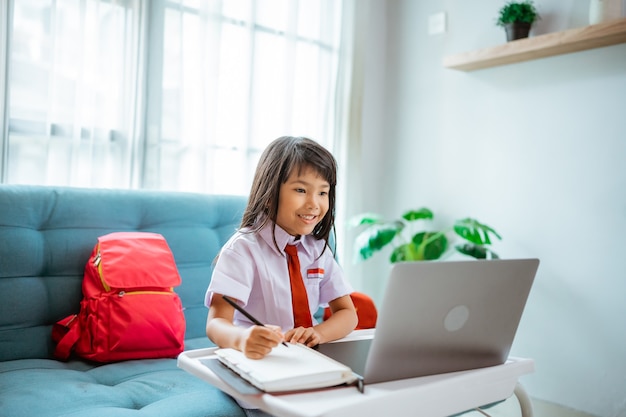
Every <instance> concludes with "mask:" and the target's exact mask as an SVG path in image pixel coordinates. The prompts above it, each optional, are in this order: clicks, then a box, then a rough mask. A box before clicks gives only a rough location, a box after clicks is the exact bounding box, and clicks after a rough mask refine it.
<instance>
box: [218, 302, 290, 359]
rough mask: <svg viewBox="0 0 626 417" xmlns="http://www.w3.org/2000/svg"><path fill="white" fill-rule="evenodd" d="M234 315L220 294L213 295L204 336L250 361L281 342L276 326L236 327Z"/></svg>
mask: <svg viewBox="0 0 626 417" xmlns="http://www.w3.org/2000/svg"><path fill="white" fill-rule="evenodd" d="M234 314H235V309H234V308H233V307H232V306H231V305H230V304H228V303H227V302H226V301H225V300H224V299H223V298H222V295H221V294H213V296H212V297H211V306H210V307H209V315H208V317H207V324H206V334H207V336H208V337H209V339H211V340H212V341H213V343H215V344H216V345H218V346H219V347H221V348H233V349H237V350H240V351H241V352H243V353H244V354H245V355H246V356H247V357H249V358H251V359H260V358H262V357H264V356H265V355H267V354H268V353H269V352H270V351H271V350H272V348H274V347H276V345H278V344H279V343H281V342H282V341H283V335H282V333H281V332H280V328H279V327H278V326H270V325H266V326H252V327H248V328H243V327H237V326H235V325H234V324H233V316H234Z"/></svg>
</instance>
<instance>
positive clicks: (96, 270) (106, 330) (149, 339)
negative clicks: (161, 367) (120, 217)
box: [52, 232, 185, 362]
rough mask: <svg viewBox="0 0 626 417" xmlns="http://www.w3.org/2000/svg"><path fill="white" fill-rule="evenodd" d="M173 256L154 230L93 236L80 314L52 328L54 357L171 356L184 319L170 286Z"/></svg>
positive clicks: (175, 280) (179, 343)
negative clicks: (94, 240) (71, 354)
mask: <svg viewBox="0 0 626 417" xmlns="http://www.w3.org/2000/svg"><path fill="white" fill-rule="evenodd" d="M180 282H181V279H180V275H179V274H178V270H177V268H176V263H175V262H174V256H173V255H172V252H171V251H170V248H169V246H168V245H167V242H166V241H165V239H164V238H163V236H161V235H160V234H157V233H146V232H117V233H110V234H108V235H105V236H101V237H99V238H98V243H97V244H96V246H95V248H94V249H93V252H92V254H91V257H90V258H89V261H88V262H87V265H86V266H85V275H84V278H83V300H82V301H81V303H80V312H79V313H78V314H74V315H71V316H68V317H66V318H64V319H63V320H60V321H59V322H57V323H56V324H55V325H54V326H53V330H52V338H53V339H54V340H55V341H56V342H57V343H58V344H57V346H56V349H55V352H54V355H55V357H57V358H59V359H62V360H67V358H68V357H69V355H70V353H71V352H72V351H74V352H75V353H76V354H77V355H78V356H81V357H83V358H85V359H89V360H93V361H97V362H110V361H121V360H127V359H145V358H162V357H176V356H177V355H178V354H179V353H180V352H182V350H183V341H184V337H185V317H184V315H183V308H182V304H181V301H180V298H179V297H178V295H177V294H176V293H175V292H174V290H173V287H175V286H177V285H179V284H180Z"/></svg>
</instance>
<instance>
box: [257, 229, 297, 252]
mask: <svg viewBox="0 0 626 417" xmlns="http://www.w3.org/2000/svg"><path fill="white" fill-rule="evenodd" d="M272 229H274V234H275V237H276V244H277V245H278V247H279V248H280V250H277V249H276V245H275V244H274V236H272ZM259 235H260V236H261V238H262V239H263V240H264V241H265V242H266V243H267V244H268V245H269V246H270V247H271V248H272V250H274V251H277V252H278V253H279V254H281V255H283V254H284V253H285V246H287V245H296V244H301V245H302V247H303V248H304V249H305V250H308V246H309V244H308V240H309V239H308V236H300V237H299V238H298V239H296V236H292V235H290V234H289V233H287V232H286V231H285V230H284V229H283V228H282V227H280V226H279V225H277V224H276V223H274V222H271V221H270V222H268V223H267V224H266V225H265V226H263V228H262V229H261V230H260V231H259Z"/></svg>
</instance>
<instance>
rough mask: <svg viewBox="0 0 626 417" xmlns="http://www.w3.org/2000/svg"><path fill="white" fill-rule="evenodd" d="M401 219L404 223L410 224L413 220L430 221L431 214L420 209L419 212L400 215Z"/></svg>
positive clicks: (425, 209) (413, 211)
mask: <svg viewBox="0 0 626 417" xmlns="http://www.w3.org/2000/svg"><path fill="white" fill-rule="evenodd" d="M402 218H403V219H404V220H406V221H409V222H412V221H415V220H432V218H433V212H432V211H430V210H429V209H427V208H426V207H422V208H421V209H419V210H409V211H407V212H406V213H404V214H403V215H402Z"/></svg>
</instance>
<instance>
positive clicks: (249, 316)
mask: <svg viewBox="0 0 626 417" xmlns="http://www.w3.org/2000/svg"><path fill="white" fill-rule="evenodd" d="M222 298H223V299H224V300H225V301H226V302H227V303H228V304H230V305H231V306H233V307H234V308H235V309H236V310H237V311H239V312H240V313H241V314H243V315H244V316H246V317H247V318H248V319H249V320H250V321H251V322H252V323H254V324H256V325H257V326H263V327H265V324H263V323H261V322H260V321H258V320H257V319H255V318H254V316H252V314H250V313H248V312H247V311H246V310H244V308H243V307H241V306H240V305H239V304H237V303H236V302H235V301H234V300H233V299H231V298H230V297H227V296H225V295H222ZM281 343H282V344H283V345H284V346H285V347H289V345H288V344H287V343H285V341H284V340H283V341H282V342H281Z"/></svg>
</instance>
